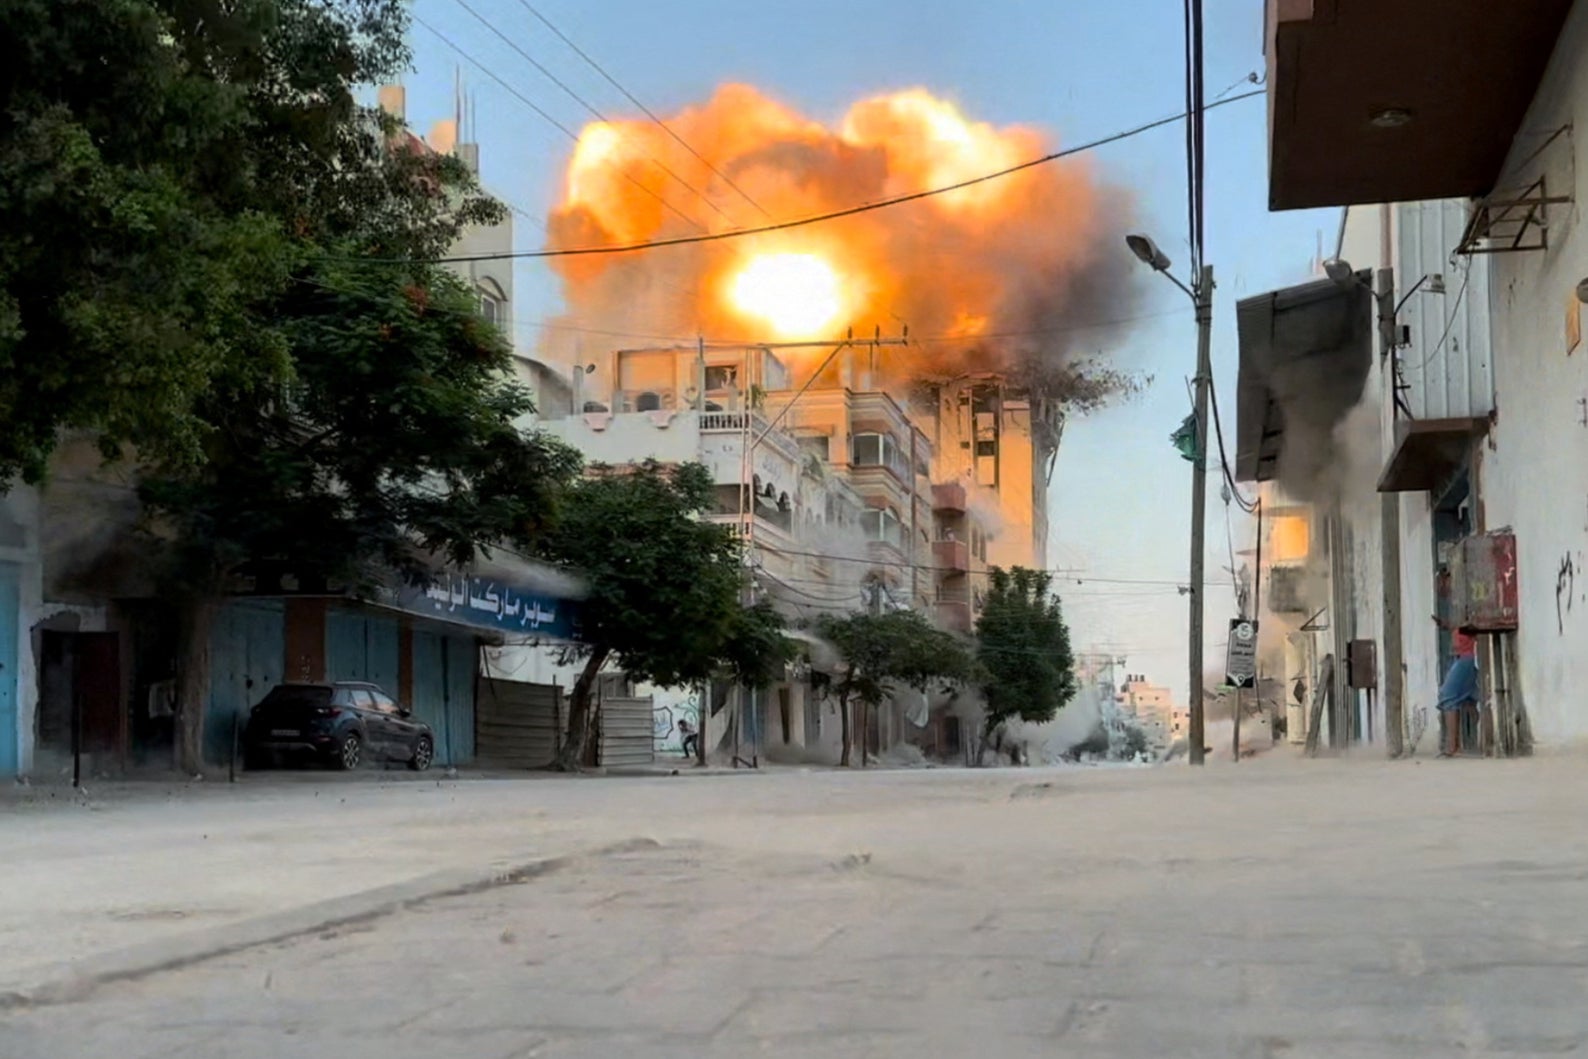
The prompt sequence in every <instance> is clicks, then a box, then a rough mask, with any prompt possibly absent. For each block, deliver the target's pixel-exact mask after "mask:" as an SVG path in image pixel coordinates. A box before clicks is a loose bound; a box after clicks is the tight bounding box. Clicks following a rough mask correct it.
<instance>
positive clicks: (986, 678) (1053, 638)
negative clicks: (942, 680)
mask: <svg viewBox="0 0 1588 1059" xmlns="http://www.w3.org/2000/svg"><path fill="white" fill-rule="evenodd" d="M1052 584H1053V579H1052V577H1051V576H1050V575H1048V574H1046V573H1044V572H1042V571H1040V570H1027V569H1025V568H1024V567H1020V566H1017V567H1014V568H1013V569H1012V570H1004V569H1001V568H999V567H996V566H995V567H993V568H992V570H991V572H990V575H989V587H988V592H987V600H986V603H985V604H984V605H983V607H982V612H981V618H980V619H979V620H978V621H977V623H976V659H977V662H978V664H979V667H980V669H981V673H982V676H981V684H982V695H983V697H984V698H985V700H986V703H987V716H986V721H985V724H984V726H983V729H982V739H983V741H984V742H985V741H986V739H987V737H988V736H990V735H991V734H992V733H993V732H994V731H995V730H996V729H997V728H998V726H999V725H1001V724H1003V723H1004V722H1005V721H1007V720H1009V719H1010V718H1011V717H1019V718H1021V719H1022V720H1025V721H1031V722H1035V723H1041V722H1043V721H1051V720H1053V718H1054V717H1055V716H1057V715H1058V712H1059V710H1060V709H1062V708H1063V707H1064V706H1065V705H1066V704H1067V703H1068V702H1069V701H1070V700H1071V699H1072V698H1074V697H1075V692H1076V686H1077V685H1076V680H1075V658H1074V656H1073V655H1072V653H1071V651H1070V629H1069V626H1068V625H1066V624H1065V622H1064V612H1063V609H1062V608H1061V606H1060V604H1059V599H1058V597H1057V596H1055V595H1053V594H1052V592H1051V591H1050V589H1051V587H1052Z"/></svg>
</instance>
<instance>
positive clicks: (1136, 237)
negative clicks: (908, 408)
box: [1125, 232, 1213, 765]
mask: <svg viewBox="0 0 1588 1059" xmlns="http://www.w3.org/2000/svg"><path fill="white" fill-rule="evenodd" d="M1125 245H1126V246H1128V247H1130V252H1131V253H1133V254H1135V255H1136V257H1137V258H1139V259H1140V260H1141V262H1142V264H1144V265H1146V266H1147V267H1149V268H1151V269H1152V270H1153V271H1154V272H1157V273H1160V274H1162V275H1163V277H1164V278H1165V279H1167V280H1168V281H1169V282H1170V283H1173V284H1174V285H1175V286H1176V287H1179V288H1180V289H1181V290H1182V291H1184V292H1185V294H1186V296H1187V297H1189V298H1190V299H1191V303H1192V304H1193V305H1195V306H1196V316H1197V371H1196V377H1195V379H1194V380H1193V385H1194V387H1195V390H1196V392H1195V396H1194V397H1193V402H1194V405H1195V419H1196V451H1195V453H1194V456H1195V459H1193V460H1192V461H1191V584H1190V586H1189V589H1188V591H1187V592H1186V595H1187V596H1189V597H1190V601H1191V637H1190V639H1191V642H1190V644H1189V645H1188V648H1187V650H1188V652H1189V657H1188V659H1187V669H1188V670H1189V673H1190V685H1189V686H1188V688H1187V694H1188V696H1189V698H1190V700H1191V701H1190V708H1191V716H1190V725H1189V726H1190V731H1189V732H1187V733H1186V740H1187V743H1188V745H1187V752H1188V754H1187V756H1188V757H1189V759H1190V761H1191V764H1193V765H1200V764H1202V759H1203V756H1204V755H1203V750H1204V748H1205V745H1204V743H1203V736H1204V732H1205V730H1206V726H1205V725H1204V724H1203V716H1204V711H1203V704H1202V698H1203V696H1202V690H1203V689H1202V633H1203V630H1202V618H1203V591H1202V587H1203V582H1204V581H1205V576H1204V572H1205V570H1206V567H1207V509H1208V465H1207V459H1208V387H1209V386H1212V385H1213V361H1212V353H1211V347H1212V342H1213V266H1212V265H1203V266H1202V269H1201V271H1200V273H1199V274H1198V275H1197V276H1196V277H1195V278H1194V281H1193V285H1192V286H1190V287H1187V286H1186V285H1185V284H1184V283H1182V282H1180V281H1179V280H1178V279H1175V277H1174V275H1173V274H1172V273H1170V271H1169V266H1170V264H1171V263H1172V262H1170V260H1169V255H1168V254H1165V253H1164V252H1163V251H1162V250H1160V249H1158V244H1157V243H1154V242H1153V241H1152V239H1151V238H1150V237H1148V236H1145V235H1142V234H1141V233H1139V232H1133V233H1132V234H1130V235H1127V236H1125Z"/></svg>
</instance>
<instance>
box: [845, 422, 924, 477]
mask: <svg viewBox="0 0 1588 1059" xmlns="http://www.w3.org/2000/svg"><path fill="white" fill-rule="evenodd" d="M849 462H850V464H852V465H853V466H855V467H886V468H888V470H890V471H892V472H893V473H894V476H895V477H897V478H898V479H899V480H900V481H901V482H904V483H906V484H908V483H909V481H910V461H909V460H908V459H907V458H906V457H905V455H904V453H903V452H902V451H901V450H900V449H899V443H898V442H897V441H895V440H894V439H893V435H892V434H855V435H854V436H852V437H851V438H850V439H849Z"/></svg>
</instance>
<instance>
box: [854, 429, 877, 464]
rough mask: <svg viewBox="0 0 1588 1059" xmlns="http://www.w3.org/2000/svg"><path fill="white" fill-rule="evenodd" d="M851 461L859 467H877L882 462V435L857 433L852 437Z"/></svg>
mask: <svg viewBox="0 0 1588 1059" xmlns="http://www.w3.org/2000/svg"><path fill="white" fill-rule="evenodd" d="M849 462H850V463H852V464H854V465H855V466H857V467H877V466H880V465H881V463H882V435H881V434H856V435H855V436H854V437H853V438H851V439H850V444H849Z"/></svg>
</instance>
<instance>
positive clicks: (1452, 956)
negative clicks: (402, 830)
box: [0, 757, 1588, 1059]
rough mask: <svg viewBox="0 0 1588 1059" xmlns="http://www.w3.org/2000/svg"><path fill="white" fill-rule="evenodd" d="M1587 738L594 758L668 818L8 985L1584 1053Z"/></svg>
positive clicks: (390, 1034) (616, 807) (870, 1044)
mask: <svg viewBox="0 0 1588 1059" xmlns="http://www.w3.org/2000/svg"><path fill="white" fill-rule="evenodd" d="M1583 765H1584V762H1583V761H1582V760H1581V759H1580V758H1574V757H1559V758H1543V759H1539V760H1534V761H1529V762H1481V761H1470V762H1469V761H1461V762H1424V763H1420V764H1418V763H1405V764H1395V765H1391V764H1387V763H1382V762H1370V761H1358V762H1349V761H1348V762H1297V761H1284V760H1268V761H1259V762H1253V763H1246V764H1242V765H1240V766H1233V767H1232V766H1225V767H1223V768H1221V769H1209V770H1208V771H1206V772H1205V773H1202V774H1200V775H1199V774H1196V773H1193V772H1192V771H1191V770H1189V769H1186V768H1164V769H1157V770H1116V771H1104V770H1086V769H1073V770H1068V771H1024V770H1022V771H1000V772H963V771H958V772H956V771H940V772H930V773H873V774H869V775H859V774H847V775H846V774H836V773H806V774H799V775H788V774H786V775H766V776H757V777H734V778H724V779H708V778H701V779H697V780H688V781H685V780H673V781H668V780H665V779H664V780H657V781H643V782H633V783H626V784H619V785H617V786H610V785H603V782H602V781H591V782H578V781H573V782H569V783H565V784H561V785H559V787H558V794H557V797H558V798H559V799H561V800H562V803H563V812H564V813H566V814H569V817H568V818H565V819H564V820H563V821H562V823H563V824H564V825H569V824H572V823H576V822H577V821H578V819H579V814H580V812H581V811H582V812H584V813H585V814H586V817H587V819H588V822H589V825H590V830H591V832H592V834H594V833H600V834H601V835H602V836H603V837H607V836H611V835H617V834H620V833H622V832H624V831H625V830H626V831H628V832H629V834H630V837H632V838H635V839H637V840H639V841H636V842H634V843H633V844H632V846H631V848H630V849H628V850H627V851H623V852H616V853H609V854H606V855H598V856H588V857H581V858H576V859H574V860H572V861H569V862H567V863H564V864H562V865H561V866H558V867H555V868H553V869H551V870H549V871H547V872H546V873H544V874H540V875H538V876H534V877H529V878H524V879H522V880H519V881H513V882H506V883H503V884H502V885H498V886H494V887H491V888H488V889H485V890H482V891H480V892H477V893H473V894H468V895H463V896H454V897H446V898H439V899H435V900H429V901H424V902H421V903H418V904H415V905H414V906H412V907H409V908H407V909H404V910H402V911H399V912H397V913H395V914H392V915H389V916H384V917H380V918H374V919H371V920H369V921H367V922H360V923H355V924H351V925H344V926H341V927H338V928H334V929H328V930H325V931H321V932H318V933H314V934H310V935H307V936H304V937H301V938H298V939H295V940H290V941H286V942H281V943H277V944H273V945H269V946H264V947H257V948H251V949H247V950H244V951H240V952H234V953H231V954H229V955H225V956H219V957H216V958H214V959H210V960H207V961H203V962H200V963H196V964H193V965H190V966H186V967H182V968H179V969H176V970H171V971H166V972H163V973H156V974H152V975H149V976H146V977H142V978H139V979H137V980H133V981H124V982H113V983H108V984H104V985H101V986H99V987H98V988H97V989H95V990H93V991H92V992H90V993H88V994H87V995H86V996H84V997H83V998H81V999H78V1000H75V1001H72V1002H65V1003H51V1004H40V1005H33V1006H27V1005H24V1006H21V1007H16V1008H13V1009H11V1010H8V1011H3V1012H0V1018H3V1019H4V1026H3V1029H0V1055H3V1056H4V1057H5V1059H77V1057H84V1059H86V1057H99V1056H113V1057H115V1059H155V1057H166V1059H200V1057H203V1059H267V1057H269V1059H276V1057H282V1059H285V1057H295V1059H298V1057H301V1059H322V1057H323V1059H332V1057H335V1059H362V1057H366V1056H368V1057H372V1059H373V1057H380V1059H407V1057H420V1056H425V1057H433V1056H467V1057H469V1059H508V1057H529V1056H535V1057H542V1056H543V1057H548V1059H549V1057H554V1056H555V1057H564V1056H569V1057H571V1056H580V1057H603V1059H606V1057H622V1056H647V1057H650V1056H657V1057H671V1056H681V1057H682V1056H689V1057H695V1059H698V1057H704V1056H725V1057H726V1056H746V1055H775V1056H779V1057H800V1056H813V1057H814V1056H823V1057H830V1056H831V1057H844V1056H945V1057H948V1056H977V1057H981V1056H988V1057H991V1056H996V1057H1004V1056H1008V1057H1016V1059H1018V1057H1023V1056H1063V1055H1077V1056H1080V1055H1084V1056H1183V1055H1209V1056H1226V1055H1237V1056H1285V1057H1295V1056H1331V1057H1344V1056H1349V1057H1358V1056H1422V1055H1426V1056H1450V1055H1456V1054H1475V1055H1489V1054H1494V1055H1499V1054H1505V1055H1559V1054H1570V1053H1573V1052H1584V1051H1585V1050H1588V922H1585V919H1584V916H1583V908H1584V899H1585V895H1588V885H1585V883H1588V829H1585V828H1583V826H1582V824H1581V809H1582V806H1584V805H1588V780H1585V779H1584V776H1585V773H1588V769H1585V768H1584V767H1583ZM544 789H545V785H540V784H534V783H526V784H523V785H522V786H521V787H520V788H519V790H520V791H521V792H522V793H521V795H520V797H522V798H524V799H525V805H526V807H527V805H528V804H529V802H530V800H531V799H533V798H534V797H537V795H536V794H535V792H536V791H540V790H544ZM458 790H459V791H460V792H463V793H462V795H461V796H463V797H470V796H473V795H470V794H469V792H468V785H460V786H459V788H458ZM486 790H487V789H486V788H485V787H483V786H482V787H480V788H479V794H478V797H481V798H485V797H487V794H486ZM492 790H493V791H494V793H491V794H490V795H489V797H490V798H492V799H496V800H502V799H509V800H510V798H511V795H507V794H503V793H502V791H501V790H500V789H497V788H492ZM580 798H586V799H588V801H587V802H586V804H585V808H584V809H583V810H581V809H580V808H579V799H580ZM289 804H290V803H289ZM526 811H527V809H526ZM499 824H500V821H498V822H497V825H493V826H499ZM526 828H528V829H530V830H533V826H532V825H531V824H530V823H528V822H526ZM491 852H492V851H491V850H489V849H480V850H479V851H478V853H479V855H480V856H481V858H482V859H489V857H490V856H491ZM292 858H293V851H292V847H291V844H290V842H286V841H284V842H283V844H282V845H281V847H280V848H279V850H278V856H277V857H276V858H274V860H273V861H272V862H271V863H261V864H259V866H258V871H259V872H261V873H263V874H264V875H265V876H266V877H268V876H269V875H270V874H271V873H279V874H282V875H284V876H290V875H291V874H292V872H293V870H294V869H293V866H292Z"/></svg>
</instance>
